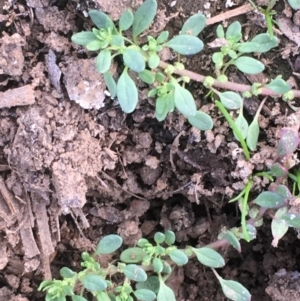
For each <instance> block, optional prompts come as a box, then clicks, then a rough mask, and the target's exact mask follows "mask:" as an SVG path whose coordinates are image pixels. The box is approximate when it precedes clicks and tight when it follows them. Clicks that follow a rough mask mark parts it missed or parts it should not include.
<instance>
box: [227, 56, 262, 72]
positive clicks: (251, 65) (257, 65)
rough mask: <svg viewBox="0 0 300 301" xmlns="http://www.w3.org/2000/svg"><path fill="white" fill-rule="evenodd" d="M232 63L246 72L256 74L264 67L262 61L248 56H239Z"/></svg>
mask: <svg viewBox="0 0 300 301" xmlns="http://www.w3.org/2000/svg"><path fill="white" fill-rule="evenodd" d="M233 65H235V66H236V67H237V68H238V69H239V70H240V71H242V72H244V73H246V74H257V73H260V72H262V71H264V69H265V65H264V64H263V63H261V62H260V61H258V60H256V59H254V58H252V57H249V56H240V57H239V58H237V59H236V60H235V61H234V62H233Z"/></svg>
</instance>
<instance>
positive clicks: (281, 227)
mask: <svg viewBox="0 0 300 301" xmlns="http://www.w3.org/2000/svg"><path fill="white" fill-rule="evenodd" d="M285 213H287V207H282V208H279V209H278V210H277V212H276V213H275V217H274V218H273V219H272V223H271V229H272V235H273V241H272V246H273V247H277V245H278V242H279V240H280V239H281V238H282V237H283V236H284V235H285V233H286V232H287V230H288V229H289V226H288V225H287V223H286V221H285V220H282V219H280V218H281V217H282V215H283V214H285Z"/></svg>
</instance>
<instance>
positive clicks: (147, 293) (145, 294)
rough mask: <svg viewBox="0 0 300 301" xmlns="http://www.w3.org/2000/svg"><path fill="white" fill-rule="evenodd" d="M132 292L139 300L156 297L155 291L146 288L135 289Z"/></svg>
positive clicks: (144, 300)
mask: <svg viewBox="0 0 300 301" xmlns="http://www.w3.org/2000/svg"><path fill="white" fill-rule="evenodd" d="M133 293H134V295H135V296H136V298H137V299H138V300H141V301H154V300H155V299H156V295H155V293H154V292H153V291H151V290H148V289H144V288H142V289H137V290H136V291H134V292H133Z"/></svg>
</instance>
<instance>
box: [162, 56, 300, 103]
mask: <svg viewBox="0 0 300 301" xmlns="http://www.w3.org/2000/svg"><path fill="white" fill-rule="evenodd" d="M168 66H170V65H169V64H167V63H165V62H163V61H161V62H160V63H159V67H161V68H162V69H165V68H167V67H168ZM174 73H175V74H178V75H181V76H188V77H189V78H190V79H192V80H194V81H196V82H201V83H203V82H204V80H205V76H204V75H201V74H198V73H195V72H192V71H189V70H178V69H175V71H174ZM212 86H213V87H215V88H220V89H224V90H234V91H238V92H246V91H249V92H251V90H252V86H249V85H243V84H238V83H235V82H230V81H228V82H226V83H221V82H219V81H217V80H215V81H214V83H213V85H212ZM291 91H292V92H293V93H294V97H300V90H291ZM260 94H261V95H267V96H276V97H279V96H281V94H278V93H275V92H274V91H272V90H271V89H269V88H266V87H263V88H261V93H260Z"/></svg>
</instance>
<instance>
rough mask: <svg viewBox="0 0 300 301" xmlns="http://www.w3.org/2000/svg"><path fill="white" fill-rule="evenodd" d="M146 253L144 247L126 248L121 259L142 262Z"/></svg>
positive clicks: (129, 261)
mask: <svg viewBox="0 0 300 301" xmlns="http://www.w3.org/2000/svg"><path fill="white" fill-rule="evenodd" d="M146 255H147V254H146V252H145V251H144V250H143V249H142V248H138V247H133V248H129V249H126V250H124V251H123V252H122V253H121V255H120V259H121V261H123V262H126V263H138V262H142V261H143V258H144V257H145V256H146Z"/></svg>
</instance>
